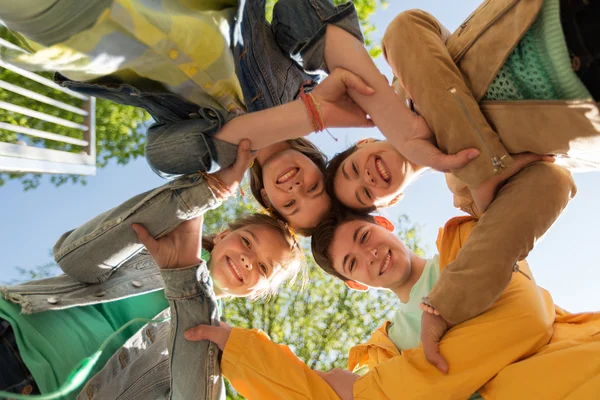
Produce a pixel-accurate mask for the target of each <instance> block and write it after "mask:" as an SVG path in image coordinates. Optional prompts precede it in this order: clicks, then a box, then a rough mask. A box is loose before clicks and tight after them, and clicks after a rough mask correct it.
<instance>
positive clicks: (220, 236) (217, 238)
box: [213, 229, 229, 244]
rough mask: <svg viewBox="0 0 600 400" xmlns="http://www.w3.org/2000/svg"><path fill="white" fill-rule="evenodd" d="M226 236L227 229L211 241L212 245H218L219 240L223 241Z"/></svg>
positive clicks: (227, 233)
mask: <svg viewBox="0 0 600 400" xmlns="http://www.w3.org/2000/svg"><path fill="white" fill-rule="evenodd" d="M227 235H229V229H225V230H224V231H222V232H221V233H219V234H218V235H217V236H215V238H214V239H213V241H214V243H215V244H217V243H219V242H220V241H221V240H223V239H225V236H227Z"/></svg>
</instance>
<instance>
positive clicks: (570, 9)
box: [560, 0, 600, 101]
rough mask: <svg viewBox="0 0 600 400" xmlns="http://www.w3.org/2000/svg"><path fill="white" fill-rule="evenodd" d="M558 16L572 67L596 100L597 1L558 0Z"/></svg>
mask: <svg viewBox="0 0 600 400" xmlns="http://www.w3.org/2000/svg"><path fill="white" fill-rule="evenodd" d="M560 19H561V23H562V27H563V32H564V34H565V39H566V41H567V47H568V48H569V53H570V55H571V61H572V64H573V70H574V71H575V73H576V74H577V76H579V79H581V81H582V82H583V84H584V85H585V86H586V88H587V89H588V90H589V92H590V93H591V95H592V97H593V98H594V99H595V100H596V101H600V40H599V38H600V2H598V1H597V0H560Z"/></svg>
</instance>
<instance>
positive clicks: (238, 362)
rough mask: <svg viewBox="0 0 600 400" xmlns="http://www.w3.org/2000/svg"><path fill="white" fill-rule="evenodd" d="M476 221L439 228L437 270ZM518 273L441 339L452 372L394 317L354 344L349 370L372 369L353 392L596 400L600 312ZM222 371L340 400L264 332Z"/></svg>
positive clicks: (248, 335) (247, 382) (246, 392)
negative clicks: (397, 335) (565, 303)
mask: <svg viewBox="0 0 600 400" xmlns="http://www.w3.org/2000/svg"><path fill="white" fill-rule="evenodd" d="M474 226H475V221H474V220H473V219H472V218H470V217H459V218H454V219H452V220H450V221H449V222H448V223H447V224H446V226H445V227H444V229H441V230H440V234H439V236H438V240H437V246H438V251H439V253H440V268H444V267H445V266H446V265H447V264H448V263H449V262H450V261H452V260H453V259H454V257H456V254H457V253H458V251H459V250H460V248H461V247H462V245H463V244H464V242H465V241H466V239H467V237H468V234H469V232H470V231H471V230H472V229H473V227H474ZM520 270H521V271H522V272H523V273H515V274H513V279H512V281H511V282H510V284H509V285H508V286H507V288H506V289H505V290H504V292H503V293H502V295H501V296H500V297H499V298H498V299H497V301H496V302H495V303H494V304H493V305H492V306H491V307H490V308H489V309H488V310H487V311H486V312H485V313H484V314H482V315H480V316H478V317H476V318H473V319H471V320H469V321H466V322H464V323H462V324H460V325H457V326H456V327H454V328H452V329H451V330H450V331H448V332H447V334H446V335H445V336H444V339H443V340H442V343H441V352H442V354H443V355H444V356H445V357H446V359H447V360H448V362H449V365H450V372H449V373H448V374H447V375H445V374H442V373H441V372H439V371H438V370H437V369H436V368H435V367H433V366H432V365H430V364H429V363H428V362H427V360H426V359H425V356H424V353H423V350H422V348H421V347H419V348H417V349H411V350H406V351H403V352H402V353H400V352H399V351H398V350H397V349H396V347H395V346H394V344H393V343H392V342H391V341H390V340H389V338H388V337H387V325H388V324H389V322H386V323H385V324H384V325H383V326H382V327H380V328H379V329H377V330H376V331H375V332H374V333H373V335H372V337H371V338H370V340H369V341H368V342H366V343H364V344H361V345H358V346H355V347H353V348H352V349H351V350H350V355H349V360H348V363H349V369H350V370H354V369H355V368H360V367H362V366H368V368H369V372H368V373H367V374H365V375H364V376H362V377H361V378H360V379H358V380H357V381H356V383H355V385H354V398H355V399H356V400H363V399H466V398H468V397H469V396H470V395H471V394H472V393H473V392H475V391H477V390H479V391H480V393H481V394H482V396H483V397H484V398H486V399H515V398H524V396H523V395H524V394H525V393H528V394H531V396H534V397H529V398H548V399H553V398H557V399H558V398H565V397H567V396H569V394H570V393H574V392H576V391H577V390H579V391H581V390H583V392H577V393H578V396H580V397H579V398H589V397H585V396H586V395H590V394H592V393H600V335H598V333H599V332H600V314H597V313H587V314H579V315H573V314H568V313H566V312H564V310H562V309H559V308H555V306H554V304H553V302H552V298H551V297H550V294H549V293H548V292H547V291H545V290H544V289H541V288H539V287H537V286H536V284H535V281H534V280H532V279H530V278H529V277H531V276H532V275H531V271H530V270H529V268H528V266H527V264H526V262H522V263H520ZM553 332H554V333H555V334H554V337H552V334H553ZM594 335H595V336H594ZM528 357H529V358H528ZM581 357H584V358H585V360H589V362H588V363H586V365H585V366H583V365H579V364H580V360H581ZM523 359H525V360H523ZM519 360H523V361H519ZM594 360H595V362H594ZM555 362H560V364H555ZM221 367H222V371H223V374H224V375H225V377H226V378H227V379H229V381H230V382H231V383H232V385H233V387H234V388H235V389H236V390H237V391H238V392H239V393H240V394H242V395H243V396H245V397H246V398H247V399H250V400H254V399H256V400H259V399H260V400H265V399H290V400H295V399H314V400H328V399H338V396H337V395H336V394H335V392H334V391H333V390H332V389H331V387H330V386H329V385H328V384H327V383H325V381H323V380H322V379H321V378H320V377H319V376H318V375H317V374H316V373H315V372H314V371H313V370H311V369H310V368H308V367H307V366H306V365H305V364H304V363H303V362H302V361H301V360H300V359H298V358H297V357H296V356H295V354H294V353H293V352H292V351H291V350H290V349H289V348H288V347H287V346H284V345H278V344H275V343H273V342H271V341H270V340H269V338H268V337H267V335H265V334H264V333H263V332H261V331H259V330H246V329H239V328H234V329H233V330H232V332H231V336H230V337H229V341H228V342H227V345H226V347H225V351H224V353H223V358H222V361H221ZM558 367H559V368H558ZM563 370H566V371H563ZM496 375H497V377H496V378H494V377H495V376H496ZM554 376H556V378H553V377H554ZM532 377H534V378H535V379H533V380H532ZM548 378H550V379H548ZM488 382H489V383H488ZM541 394H545V395H544V396H541ZM546 395H547V396H546ZM581 396H583V397H581Z"/></svg>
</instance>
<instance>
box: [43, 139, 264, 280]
mask: <svg viewBox="0 0 600 400" xmlns="http://www.w3.org/2000/svg"><path fill="white" fill-rule="evenodd" d="M249 146H250V144H249V143H246V144H245V145H242V146H240V147H239V149H238V157H237V161H236V163H235V164H234V165H233V166H231V167H229V168H227V169H225V170H223V171H219V173H218V174H217V176H218V177H219V179H221V180H222V181H223V182H224V183H225V184H226V185H227V186H228V187H229V188H230V190H231V191H234V190H235V188H237V186H238V184H239V181H240V180H241V179H242V177H243V174H244V172H245V171H246V169H247V168H248V165H249V164H250V162H251V160H252V159H253V157H252V156H251V155H250V151H249ZM221 195H222V194H220V193H218V192H216V191H214V190H213V189H212V188H210V187H209V186H208V185H207V183H206V182H205V181H204V179H203V177H202V176H201V175H189V176H183V177H181V178H178V179H176V180H174V181H172V182H170V183H168V184H166V185H163V186H161V187H159V188H158V189H154V190H151V191H148V192H145V193H142V194H139V195H137V196H134V197H132V198H131V199H129V200H127V201H125V202H124V203H123V204H121V205H120V206H118V207H115V208H113V209H112V210H109V211H106V212H104V213H102V214H100V215H98V216H96V217H95V218H93V219H91V220H90V221H88V222H86V223H85V224H83V225H81V226H80V227H79V228H77V229H74V230H72V231H69V232H66V233H65V234H63V235H62V236H61V237H60V239H59V240H58V241H57V242H56V244H55V245H54V248H53V252H54V259H55V260H56V262H57V263H58V265H59V266H60V268H61V269H62V270H63V271H64V272H65V273H66V274H67V275H69V276H71V277H72V278H74V279H77V280H79V281H83V282H90V283H95V282H103V281H105V280H106V279H108V278H109V277H110V275H111V274H112V272H113V271H114V270H115V269H117V268H118V267H119V266H121V264H122V263H123V262H125V261H126V260H128V259H130V258H131V257H132V256H134V255H135V254H136V253H137V252H139V251H140V250H141V249H142V248H143V245H142V243H141V242H140V240H139V239H138V237H137V236H136V234H135V232H134V231H132V230H131V228H130V225H131V224H134V223H137V224H142V225H143V226H144V227H145V228H146V229H147V230H148V232H150V234H151V235H152V237H155V238H159V237H161V236H164V235H166V234H167V233H169V232H171V231H172V230H173V229H175V228H176V227H177V226H178V225H179V224H181V223H182V222H183V221H186V220H189V219H193V218H196V217H198V216H202V215H203V214H204V213H205V212H206V211H208V210H211V209H213V208H215V207H217V206H218V205H219V204H220V203H221ZM188 265H190V264H188Z"/></svg>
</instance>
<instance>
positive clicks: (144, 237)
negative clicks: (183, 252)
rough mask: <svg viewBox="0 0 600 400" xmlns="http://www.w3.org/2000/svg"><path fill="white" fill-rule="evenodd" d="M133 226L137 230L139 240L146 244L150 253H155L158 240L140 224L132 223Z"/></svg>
mask: <svg viewBox="0 0 600 400" xmlns="http://www.w3.org/2000/svg"><path fill="white" fill-rule="evenodd" d="M131 228H132V229H133V230H134V231H135V233H136V235H137V237H138V239H139V241H140V242H141V243H142V244H143V245H144V247H145V248H146V250H148V252H149V253H150V255H155V254H156V251H157V250H158V246H159V245H158V241H156V240H155V239H154V238H153V237H152V235H150V233H149V232H148V231H147V230H146V228H144V227H143V226H142V225H140V224H131Z"/></svg>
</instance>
